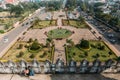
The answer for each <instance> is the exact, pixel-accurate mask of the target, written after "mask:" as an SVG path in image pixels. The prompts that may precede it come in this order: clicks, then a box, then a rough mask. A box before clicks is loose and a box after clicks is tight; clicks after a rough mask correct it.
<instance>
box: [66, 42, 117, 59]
mask: <svg viewBox="0 0 120 80" xmlns="http://www.w3.org/2000/svg"><path fill="white" fill-rule="evenodd" d="M89 42H90V45H94V47H93V46H90V49H89V50H84V49H80V48H78V47H77V46H72V47H70V48H68V50H67V51H68V52H67V53H66V54H67V60H68V61H70V60H71V59H74V60H75V61H82V60H83V59H87V60H88V61H94V60H95V59H97V57H96V54H99V57H98V59H100V60H101V61H106V60H108V59H110V58H111V59H115V58H116V55H115V54H114V53H113V52H112V51H111V50H110V49H109V48H108V47H107V45H105V43H104V42H100V41H89ZM99 44H101V45H104V46H105V49H104V50H100V49H98V48H97V46H98V45H99ZM110 51H111V52H112V55H109V54H108V53H109V52H110ZM85 52H87V53H88V55H87V56H86V55H85Z"/></svg>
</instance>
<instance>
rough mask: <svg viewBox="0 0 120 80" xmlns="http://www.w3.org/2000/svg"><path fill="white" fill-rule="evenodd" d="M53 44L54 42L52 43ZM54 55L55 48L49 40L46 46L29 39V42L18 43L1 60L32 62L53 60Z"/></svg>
mask: <svg viewBox="0 0 120 80" xmlns="http://www.w3.org/2000/svg"><path fill="white" fill-rule="evenodd" d="M52 43H53V42H52ZM53 55H54V46H53V45H52V44H51V43H50V40H47V43H46V45H43V44H41V43H39V42H38V40H37V39H35V40H33V39H32V38H30V39H29V41H28V42H22V41H20V42H16V43H15V44H14V45H13V46H12V47H11V48H10V49H9V50H8V51H7V53H6V54H5V55H4V56H3V57H2V58H1V60H16V61H17V60H21V59H24V60H26V61H31V60H33V59H36V60H38V61H45V60H49V61H51V60H52V57H53Z"/></svg>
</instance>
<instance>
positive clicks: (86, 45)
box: [80, 39, 90, 49]
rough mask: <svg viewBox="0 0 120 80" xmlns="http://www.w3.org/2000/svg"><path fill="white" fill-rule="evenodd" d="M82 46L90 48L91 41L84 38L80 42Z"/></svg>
mask: <svg viewBox="0 0 120 80" xmlns="http://www.w3.org/2000/svg"><path fill="white" fill-rule="evenodd" d="M80 48H83V49H89V48H90V44H89V41H87V40H84V39H82V40H81V43H80Z"/></svg>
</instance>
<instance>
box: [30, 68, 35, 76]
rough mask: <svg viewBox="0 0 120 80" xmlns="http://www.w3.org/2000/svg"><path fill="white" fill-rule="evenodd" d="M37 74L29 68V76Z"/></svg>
mask: <svg viewBox="0 0 120 80" xmlns="http://www.w3.org/2000/svg"><path fill="white" fill-rule="evenodd" d="M34 74H35V72H34V70H33V68H32V67H31V66H29V76H34Z"/></svg>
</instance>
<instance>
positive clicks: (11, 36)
mask: <svg viewBox="0 0 120 80" xmlns="http://www.w3.org/2000/svg"><path fill="white" fill-rule="evenodd" d="M40 14H41V9H38V10H36V11H35V12H34V13H33V14H32V15H31V16H29V17H28V18H26V19H25V20H24V21H23V22H22V23H21V24H20V25H18V27H17V28H15V29H14V30H12V31H10V32H9V33H8V34H7V35H5V36H7V39H8V41H7V42H4V37H3V38H2V39H1V40H0V57H2V56H3V55H4V54H5V52H6V51H7V50H8V49H9V48H10V47H11V45H13V44H14V42H15V41H16V40H17V39H18V38H19V36H20V35H21V34H23V33H24V32H25V31H26V30H27V29H28V28H29V27H30V26H31V23H30V21H34V20H35V19H36V17H37V16H38V15H40ZM22 24H24V26H21V25H22Z"/></svg>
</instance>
